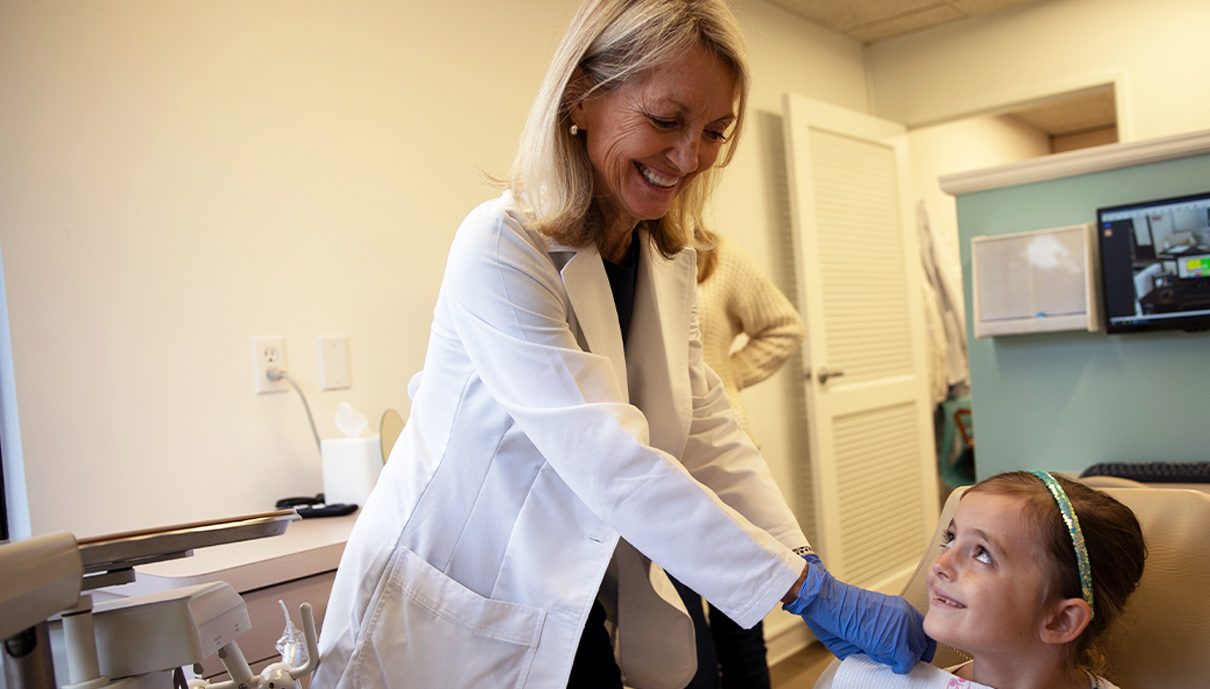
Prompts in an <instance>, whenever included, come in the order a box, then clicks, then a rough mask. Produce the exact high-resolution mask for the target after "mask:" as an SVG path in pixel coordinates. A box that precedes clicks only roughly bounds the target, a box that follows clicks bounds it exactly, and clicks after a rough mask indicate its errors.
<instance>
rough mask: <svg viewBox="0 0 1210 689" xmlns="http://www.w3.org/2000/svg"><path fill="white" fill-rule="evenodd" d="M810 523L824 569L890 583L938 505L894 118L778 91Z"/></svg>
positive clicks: (914, 551) (901, 134) (920, 320)
mask: <svg viewBox="0 0 1210 689" xmlns="http://www.w3.org/2000/svg"><path fill="white" fill-rule="evenodd" d="M785 146H786V152H787V155H786V164H787V167H788V172H789V181H790V198H791V216H792V227H793V232H794V239H795V252H796V254H797V261H798V267H799V270H798V271H797V272H798V275H799V286H798V288H799V304H800V306H801V309H802V311H803V314H802V315H803V319H804V320H805V322H806V328H807V336H806V342H805V344H804V347H803V357H804V362H803V371H804V381H803V384H804V385H805V386H806V397H807V423H808V426H809V429H808V435H809V437H810V451H811V455H810V456H811V462H812V469H813V479H814V480H813V483H814V490H815V509H816V524H817V528H818V532H817V533H815V534H812V537H813V541H814V542H816V544H817V547H818V548H819V550H820V553H821V556H822V557H823V559H824V562H825V563H826V564H827V565H828V569H829V570H830V571H832V572H833V573H834V574H835V575H837V576H838V577H840V578H842V579H844V580H846V581H850V582H852V583H855V584H859V585H861V586H865V587H867V588H874V589H878V590H882V591H886V592H891V593H898V592H899V591H900V590H901V588H902V587H903V585H904V584H905V583H906V582H907V580H908V577H909V576H910V575H911V573H912V571H913V569H914V568H915V566H916V564H917V562H918V561H919V558H920V555H921V553H922V552H923V550H924V547H925V545H926V544H927V539H928V537H929V535H931V533H932V531H933V527H934V525H935V524H936V519H937V514H938V504H937V483H936V468H935V462H936V459H935V458H936V453H935V451H934V443H933V425H932V423H933V422H932V410H931V408H930V405H929V397H928V388H927V375H926V372H927V359H926V352H925V346H926V345H925V322H924V311H923V307H922V305H921V292H920V289H921V282H920V281H921V274H920V252H919V249H918V246H917V241H916V234H915V233H916V231H915V227H914V225H913V224H912V215H911V209H910V206H911V204H910V199H909V198H908V191H907V190H908V188H909V185H908V176H907V175H908V172H907V170H908V165H907V150H906V133H905V129H904V127H903V126H902V125H899V124H896V123H893V122H887V121H884V120H879V119H877V118H873V117H870V116H868V115H865V114H864V113H858V112H854V111H850V110H846V109H843V108H839V107H837V106H834V105H830V104H827V103H822V102H819V101H815V100H812V99H809V98H805V97H802V96H796V95H793V94H788V95H787V96H786V99H785Z"/></svg>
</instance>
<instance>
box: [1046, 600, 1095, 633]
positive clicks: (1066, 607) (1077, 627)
mask: <svg viewBox="0 0 1210 689" xmlns="http://www.w3.org/2000/svg"><path fill="white" fill-rule="evenodd" d="M1091 621H1092V608H1090V607H1088V602H1087V601H1085V600H1084V599H1083V598H1064V599H1062V600H1060V601H1058V602H1057V603H1055V604H1054V605H1053V606H1052V607H1051V609H1050V613H1049V614H1048V615H1047V616H1046V617H1044V618H1043V619H1042V630H1041V635H1040V636H1041V639H1042V641H1043V642H1044V643H1048V644H1068V643H1071V642H1072V641H1075V640H1076V639H1078V638H1079V637H1080V635H1081V634H1083V633H1084V630H1085V629H1087V628H1088V623H1089V622H1091Z"/></svg>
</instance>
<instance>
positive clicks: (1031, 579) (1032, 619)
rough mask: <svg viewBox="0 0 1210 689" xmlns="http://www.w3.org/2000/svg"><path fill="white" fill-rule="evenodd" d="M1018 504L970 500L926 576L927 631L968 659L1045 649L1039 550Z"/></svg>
mask: <svg viewBox="0 0 1210 689" xmlns="http://www.w3.org/2000/svg"><path fill="white" fill-rule="evenodd" d="M1023 507H1024V501H1023V500H1022V499H1021V498H1019V497H1014V496H1005V495H992V494H988V493H968V494H967V495H966V496H964V497H963V498H962V501H961V502H960V503H958V509H957V511H956V512H955V513H954V519H953V521H951V522H950V525H949V529H948V530H947V532H946V541H947V542H946V541H943V546H942V550H941V553H940V554H939V555H938V556H937V559H936V561H934V562H933V566H932V568H931V569H930V570H929V573H928V586H929V609H928V614H927V615H925V618H924V630H925V632H927V633H928V634H929V636H931V637H933V638H934V639H936V640H937V641H939V642H941V643H944V644H948V645H950V646H953V647H954V648H958V649H960V650H963V651H965V652H967V653H969V654H970V655H971V656H974V657H976V658H977V657H978V656H980V655H1008V654H1020V653H1023V652H1028V651H1029V650H1030V649H1031V648H1035V647H1037V645H1038V644H1040V643H1041V640H1040V637H1039V632H1040V630H1041V628H1042V626H1043V625H1044V619H1045V616H1046V615H1045V612H1044V608H1045V603H1046V601H1045V600H1044V596H1045V595H1046V591H1047V588H1046V585H1045V583H1046V582H1045V576H1046V575H1045V574H1044V573H1043V568H1042V560H1041V558H1042V557H1044V555H1043V553H1042V549H1041V548H1040V547H1038V545H1037V544H1036V543H1035V542H1034V541H1035V537H1034V533H1035V529H1034V528H1032V527H1031V526H1030V525H1028V524H1026V523H1025V518H1024V517H1023Z"/></svg>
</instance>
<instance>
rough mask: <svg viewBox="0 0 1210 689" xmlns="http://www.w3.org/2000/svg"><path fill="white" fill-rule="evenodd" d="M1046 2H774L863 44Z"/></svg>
mask: <svg viewBox="0 0 1210 689" xmlns="http://www.w3.org/2000/svg"><path fill="white" fill-rule="evenodd" d="M1041 1H1042V0H771V2H773V3H774V4H776V5H778V6H780V7H783V8H785V9H787V10H789V11H790V12H793V13H794V14H797V15H798V16H800V17H803V18H804V19H807V20H808V21H811V22H813V23H815V24H819V25H820V26H823V27H826V28H828V29H831V30H833V31H836V32H839V33H842V34H844V35H846V36H848V37H850V38H853V39H855V40H858V41H861V42H862V43H876V42H878V41H885V40H887V39H889V38H895V37H896V36H903V35H904V34H909V33H914V32H916V31H923V30H924V29H929V28H932V27H934V26H940V25H942V24H949V23H951V22H956V21H961V20H963V19H968V18H970V17H976V16H979V15H981V14H990V13H992V12H998V11H1000V10H1004V9H1008V8H1010V7H1017V6H1020V5H1031V4H1034V3H1037V2H1041Z"/></svg>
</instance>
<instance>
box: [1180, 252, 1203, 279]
mask: <svg viewBox="0 0 1210 689" xmlns="http://www.w3.org/2000/svg"><path fill="white" fill-rule="evenodd" d="M1176 273H1177V275H1179V276H1180V277H1182V278H1210V255H1208V256H1185V257H1182V258H1181V259H1180V260H1179V261H1177V262H1176Z"/></svg>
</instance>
